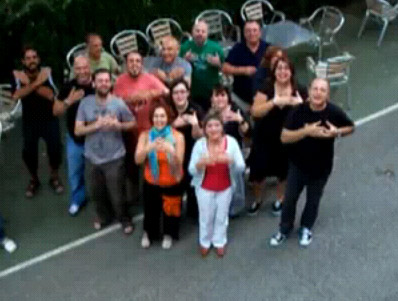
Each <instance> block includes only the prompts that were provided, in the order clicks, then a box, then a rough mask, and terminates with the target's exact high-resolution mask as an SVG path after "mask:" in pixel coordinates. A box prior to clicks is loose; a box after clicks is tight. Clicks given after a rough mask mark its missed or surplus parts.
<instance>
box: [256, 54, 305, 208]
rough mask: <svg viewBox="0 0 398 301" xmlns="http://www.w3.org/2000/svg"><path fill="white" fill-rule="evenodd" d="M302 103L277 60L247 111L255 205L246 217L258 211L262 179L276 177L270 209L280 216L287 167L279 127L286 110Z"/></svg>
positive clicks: (287, 67)
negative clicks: (250, 124)
mask: <svg viewBox="0 0 398 301" xmlns="http://www.w3.org/2000/svg"><path fill="white" fill-rule="evenodd" d="M306 99H307V91H306V89H303V88H300V87H297V84H296V81H295V79H294V67H293V64H292V63H291V62H290V61H289V60H288V59H287V58H279V59H278V60H277V61H276V62H275V65H274V67H273V68H272V71H271V74H270V77H269V80H268V81H266V82H265V83H264V86H263V87H262V88H261V89H260V90H259V91H258V92H257V93H256V95H255V97H254V103H253V106H252V108H251V114H252V116H253V118H254V120H255V126H254V130H253V141H252V151H251V154H250V160H249V165H250V180H251V181H252V182H253V184H254V196H255V201H254V202H253V203H252V205H251V207H250V209H249V214H256V213H257V212H258V210H259V208H260V205H261V203H262V193H261V190H262V186H263V183H264V180H265V178H266V177H268V176H276V177H277V178H278V185H277V200H276V201H275V203H274V204H273V206H272V209H273V213H274V214H275V215H280V212H281V205H282V202H283V195H284V190H285V179H286V175H287V166H288V159H287V154H286V150H285V147H284V146H283V145H282V143H281V141H280V136H281V131H282V126H283V122H284V120H285V118H286V116H287V114H288V112H289V111H290V109H291V108H292V107H293V106H296V105H298V104H300V103H302V102H303V100H306Z"/></svg>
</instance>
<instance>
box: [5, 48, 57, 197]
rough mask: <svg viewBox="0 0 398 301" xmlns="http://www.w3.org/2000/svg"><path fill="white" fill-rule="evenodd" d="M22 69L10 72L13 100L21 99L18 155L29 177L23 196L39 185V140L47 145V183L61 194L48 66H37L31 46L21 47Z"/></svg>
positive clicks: (38, 64)
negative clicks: (20, 132)
mask: <svg viewBox="0 0 398 301" xmlns="http://www.w3.org/2000/svg"><path fill="white" fill-rule="evenodd" d="M22 65H23V70H22V71H17V70H15V71H14V72H13V75H14V80H13V81H12V89H13V91H14V92H13V95H12V97H13V99H14V100H17V99H21V100H22V134H23V150H22V156H23V160H24V162H25V164H26V167H27V168H28V170H29V173H30V176H31V179H30V181H29V185H28V187H27V188H26V191H25V196H26V197H28V198H31V197H33V196H34V195H35V194H36V193H37V190H38V189H39V187H40V181H39V176H38V174H37V169H38V148H39V139H40V138H43V139H44V141H45V142H46V145H47V155H48V157H49V161H50V169H51V176H50V181H49V183H50V186H51V187H52V188H53V190H54V191H55V192H56V193H57V194H60V193H63V191H64V186H63V184H62V182H61V180H60V178H59V176H58V169H59V167H60V165H61V141H60V130H59V121H58V118H57V117H55V116H54V115H53V111H52V107H53V100H54V95H55V90H56V88H55V85H54V83H53V81H52V78H51V69H50V68H42V67H41V66H40V58H39V55H38V54H37V51H36V50H35V49H34V48H32V47H25V49H24V50H23V56H22Z"/></svg>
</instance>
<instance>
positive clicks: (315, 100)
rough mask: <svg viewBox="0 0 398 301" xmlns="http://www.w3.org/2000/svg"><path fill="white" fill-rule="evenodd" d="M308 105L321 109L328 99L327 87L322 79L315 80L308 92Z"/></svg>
mask: <svg viewBox="0 0 398 301" xmlns="http://www.w3.org/2000/svg"><path fill="white" fill-rule="evenodd" d="M309 96H310V103H311V104H312V105H313V106H315V107H322V106H324V105H325V103H326V102H327V101H328V99H329V85H328V83H327V82H326V81H325V80H323V79H320V78H318V79H315V80H314V81H313V82H312V84H311V87H310V91H309Z"/></svg>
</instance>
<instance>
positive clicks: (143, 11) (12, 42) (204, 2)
mask: <svg viewBox="0 0 398 301" xmlns="http://www.w3.org/2000/svg"><path fill="white" fill-rule="evenodd" d="M338 2H340V3H342V2H348V1H346V0H334V1H331V0H320V1H313V0H294V1H291V0H271V3H272V4H273V5H274V6H275V8H276V9H279V10H281V11H283V12H285V13H286V14H287V16H288V18H290V19H297V18H299V17H302V16H306V15H308V14H309V13H311V12H312V11H313V10H314V9H315V8H316V7H319V6H321V5H323V4H326V3H331V4H332V5H337V4H338ZM243 3H244V1H243V0H190V1H182V0H118V1H110V0H95V1H94V0H3V1H2V2H1V3H0V41H1V43H0V60H1V66H2V68H1V72H0V80H1V81H5V80H7V78H8V76H9V74H10V72H11V70H12V69H13V68H15V67H16V66H18V65H19V61H20V49H21V48H22V46H23V45H24V44H30V45H33V46H35V47H36V48H37V49H38V51H39V53H40V55H41V57H42V61H43V63H44V64H45V65H48V66H51V67H52V68H53V70H54V73H55V76H56V78H57V80H58V81H60V80H61V79H62V74H63V69H64V67H65V55H66V53H67V51H68V50H69V49H70V48H71V47H72V46H74V45H75V44H77V43H80V42H82V41H83V40H84V36H85V34H86V33H87V32H98V33H100V34H101V35H102V36H103V39H104V42H105V43H104V45H105V47H106V48H107V47H108V44H107V43H108V42H109V41H110V39H111V38H112V36H113V35H114V34H116V33H117V32H119V31H121V30H123V29H140V30H143V31H144V30H145V27H146V25H147V24H149V23H150V22H151V21H152V20H155V19H157V18H159V17H172V18H174V19H176V20H177V21H178V22H179V23H180V24H181V26H182V27H183V29H185V30H187V31H189V30H190V28H191V26H192V23H193V20H194V18H195V16H197V15H198V14H199V13H200V12H201V11H203V10H205V9H209V8H218V9H223V10H225V11H227V12H228V13H230V14H231V16H232V17H233V19H234V21H235V23H237V24H240V23H241V20H240V12H239V10H240V7H241V5H242V4H243Z"/></svg>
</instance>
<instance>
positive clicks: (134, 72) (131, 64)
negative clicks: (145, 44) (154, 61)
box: [127, 53, 142, 77]
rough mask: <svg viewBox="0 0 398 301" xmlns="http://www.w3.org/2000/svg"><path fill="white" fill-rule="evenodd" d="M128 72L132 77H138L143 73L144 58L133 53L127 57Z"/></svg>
mask: <svg viewBox="0 0 398 301" xmlns="http://www.w3.org/2000/svg"><path fill="white" fill-rule="evenodd" d="M127 71H128V73H129V74H130V76H132V77H137V76H138V75H140V74H141V72H142V57H141V55H140V54H138V53H131V54H129V55H128V57H127Z"/></svg>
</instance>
